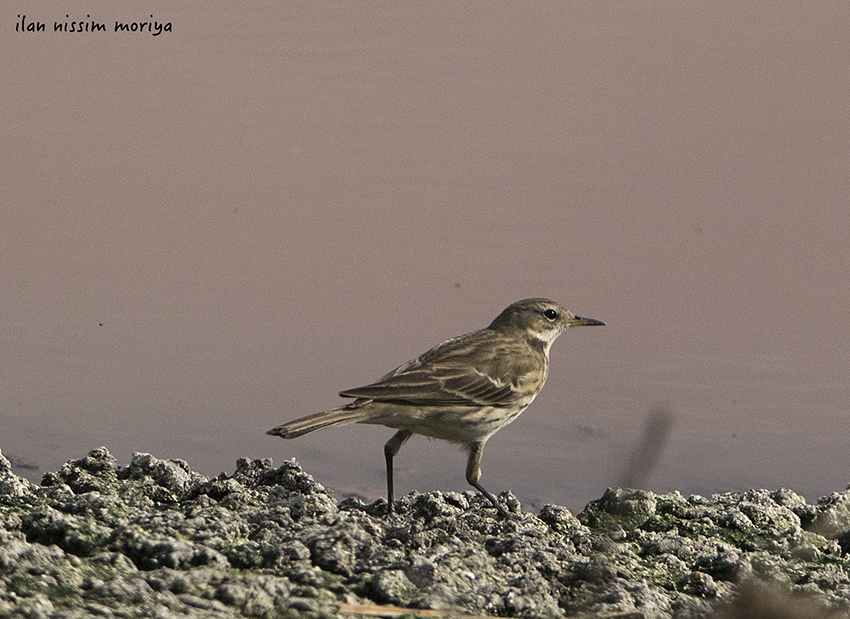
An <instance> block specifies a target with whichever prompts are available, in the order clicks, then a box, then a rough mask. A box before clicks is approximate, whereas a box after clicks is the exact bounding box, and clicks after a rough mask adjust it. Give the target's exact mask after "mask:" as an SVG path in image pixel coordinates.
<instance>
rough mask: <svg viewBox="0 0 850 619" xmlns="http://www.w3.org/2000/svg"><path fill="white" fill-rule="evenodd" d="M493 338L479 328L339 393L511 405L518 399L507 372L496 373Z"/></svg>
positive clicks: (415, 401)
mask: <svg viewBox="0 0 850 619" xmlns="http://www.w3.org/2000/svg"><path fill="white" fill-rule="evenodd" d="M494 337H496V335H495V334H494V333H492V332H489V331H487V330H482V331H476V332H474V333H470V334H467V335H465V336H461V337H458V338H454V339H451V340H448V341H446V342H443V343H442V344H440V345H439V346H436V347H435V348H433V349H431V350H429V351H428V352H426V353H425V354H424V355H421V356H420V357H418V358H416V359H414V360H413V361H410V362H408V363H405V364H404V365H402V366H400V367H398V368H396V369H395V370H393V371H392V372H390V373H389V374H387V375H386V376H384V377H383V378H381V379H380V380H378V381H377V382H375V383H372V384H371V385H366V386H365V387H358V388H356V389H348V390H346V391H342V392H340V395H341V396H342V397H346V398H369V399H372V400H395V401H403V402H409V403H411V404H455V405H461V406H507V405H511V404H513V403H514V402H516V400H517V399H518V398H517V394H516V391H515V384H514V383H513V382H512V380H511V378H510V373H509V372H507V371H501V370H497V371H494V369H495V367H496V366H498V365H499V364H498V363H494V362H493V359H494V351H495V350H496V349H495V348H494V346H493V339H494ZM500 352H501V354H502V355H504V354H505V351H504V350H502V351H500Z"/></svg>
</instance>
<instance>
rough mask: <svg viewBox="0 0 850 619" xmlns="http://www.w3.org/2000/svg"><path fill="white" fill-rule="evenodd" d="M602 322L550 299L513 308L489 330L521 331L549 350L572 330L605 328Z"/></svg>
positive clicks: (524, 302) (523, 302) (524, 303)
mask: <svg viewBox="0 0 850 619" xmlns="http://www.w3.org/2000/svg"><path fill="white" fill-rule="evenodd" d="M604 324H605V323H604V322H602V321H601V320H594V319H593V318H583V317H581V316H576V315H575V314H574V313H572V312H571V311H570V310H568V309H566V308H565V307H563V306H562V305H560V304H559V303H555V302H554V301H550V300H549V299H524V300H522V301H517V302H516V303H513V304H512V305H509V306H508V307H507V308H506V309H505V310H504V311H503V312H502V313H501V314H499V315H498V316H497V317H496V320H494V321H493V322H492V323H491V324H490V326H489V327H488V328H490V329H495V330H512V329H520V330H522V331H525V332H526V333H527V334H528V337H529V338H531V339H536V340H540V341H541V342H543V344H544V345H545V346H546V348H547V349H548V348H549V346H550V345H551V344H552V342H553V341H555V338H556V337H558V336H559V335H561V333H563V332H564V331H566V330H567V329H569V328H570V327H590V326H597V325H604Z"/></svg>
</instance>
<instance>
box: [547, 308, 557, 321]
mask: <svg viewBox="0 0 850 619" xmlns="http://www.w3.org/2000/svg"><path fill="white" fill-rule="evenodd" d="M543 315H544V316H546V319H547V320H555V319H556V318H558V312H556V311H555V310H553V309H547V310H544V311H543Z"/></svg>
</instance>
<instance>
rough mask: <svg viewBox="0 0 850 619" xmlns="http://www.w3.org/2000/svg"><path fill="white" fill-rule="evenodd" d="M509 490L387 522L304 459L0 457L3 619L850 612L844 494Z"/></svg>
mask: <svg viewBox="0 0 850 619" xmlns="http://www.w3.org/2000/svg"><path fill="white" fill-rule="evenodd" d="M501 500H502V502H503V504H505V505H507V506H508V508H509V511H510V513H511V516H510V518H508V519H504V518H502V517H501V516H499V514H497V513H496V511H495V510H494V509H492V506H491V505H490V504H489V502H488V501H487V500H486V499H484V498H483V497H482V496H481V495H479V494H477V493H475V492H471V491H470V492H463V493H461V492H429V493H426V494H418V493H411V494H409V495H407V496H404V497H402V498H401V499H400V500H399V501H397V502H396V510H395V513H389V511H388V509H387V507H388V506H387V504H386V502H385V501H383V500H379V501H376V502H374V503H372V504H369V505H366V504H364V503H362V502H360V501H359V500H357V499H353V498H349V499H345V500H344V501H342V502H341V503H339V504H337V502H336V501H335V500H334V498H333V496H332V495H331V494H330V493H328V492H327V491H326V490H325V489H324V488H323V487H322V486H321V485H320V484H318V483H317V482H316V481H315V480H314V479H313V478H312V477H311V476H310V475H308V474H307V473H305V472H304V471H303V470H302V469H301V467H300V466H298V464H297V463H296V462H294V461H290V462H285V463H284V464H283V465H281V466H279V467H274V465H273V463H272V461H271V460H270V459H247V458H240V459H239V460H238V461H237V463H236V470H235V472H234V473H233V474H232V475H230V476H228V475H225V474H222V475H219V476H218V477H215V478H212V479H209V478H206V477H204V476H202V475H199V474H197V473H195V472H193V471H192V470H191V468H190V466H189V464H188V463H186V462H185V461H183V460H160V459H158V458H155V457H154V456H152V455H150V454H134V455H133V457H132V459H131V461H130V463H129V464H128V465H127V466H121V465H120V464H119V463H118V462H117V461H116V460H115V458H113V457H112V456H111V455H110V453H109V452H108V450H106V449H105V448H99V449H95V450H92V451H91V452H89V454H88V455H86V456H85V457H83V458H79V459H76V460H72V461H70V462H68V463H66V464H64V465H63V466H62V467H61V468H60V470H59V471H57V472H54V473H48V474H46V475H45V476H44V478H43V484H42V485H41V486H36V485H33V484H31V483H29V482H27V481H26V480H22V479H20V478H17V477H16V476H15V475H14V474H13V473H12V472H11V467H10V466H9V464H8V461H6V460H5V458H3V457H2V455H0V616H3V617H7V616H8V617H15V618H17V617H21V618H24V617H27V618H29V617H62V618H65V619H71V618H76V617H81V618H82V617H91V616H120V617H151V616H157V617H176V616H190V617H212V616H223V617H268V618H272V617H331V616H363V615H366V616H395V615H398V614H399V612H400V611H399V610H398V609H397V608H396V607H400V608H405V609H408V611H410V612H412V613H414V614H415V613H416V612H418V610H420V609H427V610H430V611H440V612H447V613H449V612H450V613H468V614H477V615H493V616H512V617H565V616H581V617H603V616H604V617H615V616H616V617H630V618H635V619H636V618H643V619H652V618H668V617H671V618H672V617H675V618H681V619H685V618H688V619H696V618H698V617H709V616H712V614H715V613H721V615H722V616H729V617H733V616H736V615H735V613H736V612H739V609H741V608H745V609H748V610H747V612H748V613H749V614H743V615H737V616H755V614H754V612H753V611H752V608H753V605H756V606H757V605H758V604H759V603H762V604H763V605H764V606H765V607H768V606H770V607H771V608H774V607H776V604H775V601H776V600H777V599H782V600H786V601H787V603H785V604H784V605H783V606H782V607H783V608H786V609H792V608H793V609H794V611H795V612H798V613H799V612H802V611H800V610H799V609H801V608H811V609H816V612H817V613H819V614H812V615H811V616H823V617H827V616H839V615H840V614H846V613H850V577H848V574H850V562H848V556H847V548H846V546H847V543H848V540H850V516H848V515H847V514H848V513H850V507H848V505H850V495H848V493H846V492H845V493H835V494H833V495H832V496H830V497H826V498H824V499H822V500H821V501H820V502H818V503H817V504H816V505H808V504H806V502H805V500H804V499H803V498H802V497H800V496H799V495H796V494H795V493H793V492H792V491H790V490H787V489H781V490H776V491H767V490H752V491H749V492H745V493H726V494H719V495H714V496H711V497H701V496H691V497H687V498H686V497H684V496H682V495H681V494H679V493H675V492H674V493H670V494H663V495H658V494H654V493H651V492H647V491H643V490H633V489H618V488H612V489H609V490H607V491H606V492H605V493H604V494H603V496H602V497H601V498H600V499H599V500H597V501H593V502H591V503H590V504H589V505H588V506H587V508H586V509H585V510H584V511H583V512H582V513H581V514H580V515H579V517H578V518H577V517H576V516H574V515H573V514H572V513H570V511H569V510H567V509H566V508H563V507H559V506H556V505H547V506H544V507H543V508H542V509H541V510H540V513H539V514H537V515H534V514H531V513H528V512H525V511H523V510H522V506H521V505H520V504H519V501H517V500H516V498H515V497H513V495H511V494H510V493H503V494H502V496H501ZM758 582H760V583H764V584H761V585H753V584H751V583H758ZM764 591H768V592H770V593H768V594H764V593H763V592H764ZM754 592H757V593H754ZM783 596H785V597H783ZM768 602H769V603H768ZM381 605H385V606H387V608H383V609H382V608H381V607H380V606H381ZM389 606H392V608H390V607H389ZM770 616H775V615H770ZM776 616H781V615H776Z"/></svg>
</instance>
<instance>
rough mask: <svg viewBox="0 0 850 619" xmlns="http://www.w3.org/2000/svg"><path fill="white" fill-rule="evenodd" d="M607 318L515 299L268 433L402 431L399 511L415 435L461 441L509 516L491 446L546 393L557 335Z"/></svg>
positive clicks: (472, 468) (473, 473)
mask: <svg viewBox="0 0 850 619" xmlns="http://www.w3.org/2000/svg"><path fill="white" fill-rule="evenodd" d="M604 324H605V323H604V322H602V321H601V320H595V319H593V318H583V317H581V316H577V315H575V314H574V313H573V312H571V311H569V310H567V309H565V308H564V307H563V306H561V305H560V304H558V303H556V302H554V301H550V300H548V299H543V298H533V299H524V300H522V301H517V302H516V303H513V304H511V305H509V306H508V307H507V308H506V309H505V310H503V311H502V312H501V313H500V314H499V315H498V316H497V317H496V319H495V320H493V322H492V323H490V325H489V326H487V327H486V328H484V329H480V330H479V331H473V332H471V333H467V334H465V335H461V336H459V337H455V338H452V339H449V340H446V341H445V342H443V343H442V344H439V345H437V346H435V347H434V348H432V349H431V350H429V351H428V352H426V353H424V354H422V355H420V356H418V357H416V358H415V359H413V360H411V361H408V362H407V363H405V364H403V365H400V366H399V367H397V368H396V369H394V370H393V371H392V372H390V373H388V374H386V375H385V376H383V377H382V378H380V379H378V380H377V381H375V382H374V383H372V384H369V385H365V386H363V387H357V388H354V389H346V390H345V391H341V392H340V393H339V395H340V396H341V397H343V398H353V399H354V401H352V402H350V403H348V404H346V405H344V406H340V407H338V408H334V409H332V410H328V411H324V412H321V413H315V414H312V415H308V416H306V417H301V418H299V419H295V420H293V421H290V422H287V423H284V424H283V425H280V426H277V427H276V428H273V429H271V430H269V431H268V432H267V434H270V435H273V436H279V437H281V438H285V439H292V438H296V437H299V436H302V435H304V434H307V433H309V432H314V431H316V430H321V429H323V428H331V427H335V426H343V425H347V424H352V423H365V424H378V425H383V426H387V427H389V428H393V429H396V430H398V432H396V433H395V434H394V435H393V437H392V438H391V439H390V440H389V441H387V443H386V445H384V457H385V459H386V465H387V503H388V506H389V507H388V510H389V511H390V512H392V511H393V503H394V495H393V458H395V456H396V455H397V454H398V452H399V450H400V449H401V447H402V446H403V445H404V444H405V443H406V442H407V441H408V439H409V438H410V437H411V436H413V435H414V434H421V435H424V436H427V437H430V438H435V439H442V440H445V441H449V442H450V443H455V444H458V445H460V446H461V448H462V449H463V450H465V451H466V452H467V454H468V459H467V464H466V481H467V482H468V483H469V484H470V485H471V486H472V487H473V488H475V489H476V490H478V491H479V492H480V493H481V494H483V495H484V496H485V497H486V498H487V499H488V500H489V501H490V503H491V504H492V505H493V507H495V508H496V510H497V511H498V512H499V513H500V514H501V515H502V516H504V517H507V516H508V512H507V510H506V509H505V508H504V507H503V506H502V505H501V504H500V503H499V502H498V501H497V500H496V497H494V496H493V495H492V494H491V493H490V492H488V491H487V490H485V489H484V487H483V486H482V485H481V483H480V481H479V480H480V478H481V457H482V455H483V452H484V445H485V444H486V443H487V440H488V439H489V438H490V437H491V436H493V434H495V433H496V432H497V431H498V430H500V429H501V428H502V427H504V426H506V425H508V424H509V423H511V422H512V421H514V420H515V419H516V418H517V417H518V416H519V415H520V414H521V413H522V412H523V411H524V410H525V409H526V408H528V406H529V405H530V404H531V403H532V402H533V401H534V398H536V397H537V395H538V394H539V393H540V390H541V389H542V388H543V384H544V383H545V382H546V378H547V376H548V374H549V349H550V347H551V346H552V342H554V341H555V339H556V338H557V337H558V336H559V335H561V334H562V333H563V332H564V331H566V330H567V329H569V328H571V327H583V326H599V325H604Z"/></svg>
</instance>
